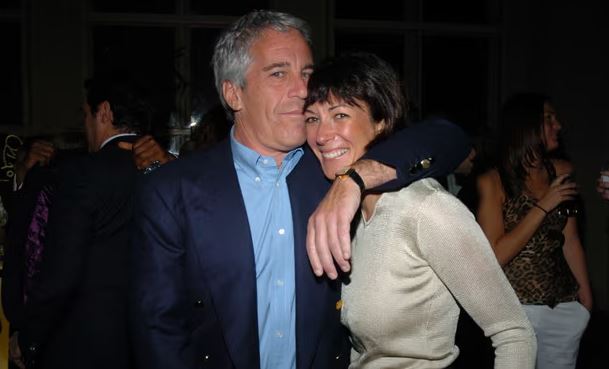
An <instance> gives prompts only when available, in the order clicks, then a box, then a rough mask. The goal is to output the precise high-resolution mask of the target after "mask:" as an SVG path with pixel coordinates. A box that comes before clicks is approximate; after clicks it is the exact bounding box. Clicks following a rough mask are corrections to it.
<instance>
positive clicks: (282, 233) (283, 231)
mask: <svg viewBox="0 0 609 369" xmlns="http://www.w3.org/2000/svg"><path fill="white" fill-rule="evenodd" d="M277 233H279V234H280V235H282V236H283V235H284V234H285V229H283V228H279V231H277Z"/></svg>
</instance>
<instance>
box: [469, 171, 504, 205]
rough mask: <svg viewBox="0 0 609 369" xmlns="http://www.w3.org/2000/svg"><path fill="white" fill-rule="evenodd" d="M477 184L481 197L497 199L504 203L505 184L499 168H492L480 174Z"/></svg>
mask: <svg viewBox="0 0 609 369" xmlns="http://www.w3.org/2000/svg"><path fill="white" fill-rule="evenodd" d="M476 185H477V188H478V193H479V194H480V198H481V199H482V198H486V199H495V200H496V201H499V202H500V203H503V200H504V194H503V185H502V184H501V177H500V176H499V171H497V169H491V170H489V171H487V172H485V173H483V174H481V175H480V176H478V179H477V183H476Z"/></svg>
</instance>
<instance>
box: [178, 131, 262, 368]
mask: <svg viewBox="0 0 609 369" xmlns="http://www.w3.org/2000/svg"><path fill="white" fill-rule="evenodd" d="M209 159H211V160H209ZM207 163H210V165H209V167H208V169H206V170H205V171H204V174H203V175H201V176H199V177H198V178H197V179H196V180H195V181H194V183H193V184H194V185H193V186H192V187H193V189H192V191H193V192H194V193H193V194H192V195H188V197H185V198H186V199H187V200H188V201H189V208H190V211H189V216H190V218H191V222H192V223H191V224H192V226H193V227H197V228H194V229H193V232H192V233H193V234H192V237H193V242H194V244H195V252H196V253H197V255H198V259H199V265H201V267H202V269H203V273H204V276H205V282H206V284H207V285H208V287H209V289H210V291H211V295H212V299H213V305H214V308H215V311H216V313H217V315H218V317H219V319H220V323H221V325H222V328H223V329H222V330H223V332H224V335H225V337H224V338H225V341H226V345H227V346H228V350H229V352H230V355H231V357H232V359H233V363H234V365H235V368H238V369H250V368H259V362H260V355H259V344H258V316H257V306H256V271H255V265H254V255H253V247H252V238H251V234H250V228H249V222H248V219H247V213H246V210H245V204H244V203H243V198H242V195H241V190H240V187H239V182H238V179H237V174H236V172H235V169H234V164H233V159H232V153H231V149H230V142H229V141H224V142H223V143H221V144H220V145H219V147H218V148H216V149H214V150H213V151H212V152H210V153H209V156H208V157H207V162H206V163H205V164H201V165H206V166H207ZM197 229H200V230H201V231H200V232H198V231H197Z"/></svg>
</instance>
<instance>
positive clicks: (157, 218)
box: [131, 121, 469, 369]
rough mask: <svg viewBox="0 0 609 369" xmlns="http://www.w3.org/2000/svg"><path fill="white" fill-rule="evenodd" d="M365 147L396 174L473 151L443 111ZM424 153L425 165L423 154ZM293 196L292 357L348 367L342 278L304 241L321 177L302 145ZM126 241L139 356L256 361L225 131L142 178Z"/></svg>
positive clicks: (164, 364)
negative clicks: (322, 267) (314, 266)
mask: <svg viewBox="0 0 609 369" xmlns="http://www.w3.org/2000/svg"><path fill="white" fill-rule="evenodd" d="M394 136H395V137H394V138H392V139H391V140H390V141H387V142H386V143H383V144H379V145H377V146H375V147H374V149H372V150H370V151H369V153H368V155H367V157H370V158H374V159H377V160H379V161H382V162H385V163H387V164H389V165H392V166H394V167H395V168H396V169H397V170H398V176H399V180H398V181H396V183H394V185H398V184H399V185H404V184H407V183H409V182H411V181H413V180H415V179H417V178H420V177H423V176H436V175H445V174H448V173H449V172H450V171H452V170H453V169H454V168H455V167H456V166H457V165H458V164H459V163H460V162H461V161H462V160H463V159H464V158H465V157H466V155H467V153H468V152H469V146H468V140H467V137H466V136H465V135H464V134H463V132H462V131H461V130H460V129H459V128H457V127H456V126H454V125H452V124H450V123H447V122H442V121H441V122H435V123H425V124H419V125H417V126H415V127H414V128H409V129H407V130H404V131H401V132H400V133H399V134H396V135H394ZM428 158H432V159H433V160H432V162H433V165H432V166H431V167H430V168H429V169H425V168H423V167H422V166H421V165H420V164H419V163H420V162H421V160H424V159H428ZM287 183H288V189H289V193H290V202H291V206H292V218H293V228H294V255H295V278H296V281H295V282H296V283H295V291H296V367H297V368H298V369H305V368H307V369H308V368H315V369H335V368H346V367H347V365H348V363H349V348H350V345H349V341H348V336H347V332H346V330H345V328H344V327H342V326H341V324H340V304H338V302H339V300H340V284H339V282H336V281H330V280H328V279H327V278H325V277H322V278H317V277H315V276H314V274H313V272H312V270H311V267H310V264H309V261H308V258H307V253H306V247H305V244H306V228H307V221H308V218H309V216H310V215H311V213H312V212H313V211H314V210H315V208H316V206H317V204H318V203H319V201H320V200H321V199H322V198H323V195H324V194H325V193H326V191H327V190H328V188H329V185H330V182H329V181H328V180H327V179H325V178H324V176H323V174H322V172H321V169H320V166H319V164H318V162H317V159H316V158H315V156H314V155H313V153H312V152H311V151H310V150H309V149H308V148H305V154H304V155H303V157H302V158H301V160H300V162H299V163H298V165H297V166H296V167H295V168H294V170H293V171H292V172H291V173H290V175H289V176H288V178H287ZM137 198H138V202H137V205H136V211H135V223H136V227H135V234H134V245H133V246H134V247H133V260H132V262H133V269H132V272H133V280H132V283H133V286H132V287H133V289H132V299H131V301H132V306H131V307H132V309H131V311H132V313H131V321H132V327H131V328H132V333H133V339H134V340H133V344H134V349H135V354H136V362H137V367H138V368H142V369H143V368H146V369H153V368H163V369H170V368H180V369H187V368H215V369H224V368H227V369H228V368H231V369H232V368H234V369H257V368H259V351H258V323H257V319H258V318H257V311H256V309H257V305H256V275H255V265H254V255H253V247H252V239H251V235H250V229H249V223H248V219H247V213H246V210H245V205H244V201H243V198H242V195H241V191H240V187H239V182H238V179H237V174H236V171H235V168H234V163H233V158H232V153H231V148H230V142H229V141H228V140H226V141H224V142H222V143H220V144H218V145H217V146H216V147H215V148H213V149H211V150H209V151H205V152H195V153H193V154H190V155H189V156H188V157H185V158H182V159H179V160H176V161H174V162H172V163H170V164H167V165H166V166H165V167H163V168H160V169H159V170H158V171H156V172H155V173H153V174H152V175H151V176H149V178H147V180H146V181H145V183H144V184H143V185H142V186H141V188H140V189H139V190H138V194H137Z"/></svg>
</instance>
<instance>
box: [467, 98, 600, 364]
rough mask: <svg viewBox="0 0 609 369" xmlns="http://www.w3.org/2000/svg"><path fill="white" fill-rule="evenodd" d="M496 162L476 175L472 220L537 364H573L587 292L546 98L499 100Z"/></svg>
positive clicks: (566, 168) (572, 193)
mask: <svg viewBox="0 0 609 369" xmlns="http://www.w3.org/2000/svg"><path fill="white" fill-rule="evenodd" d="M501 118H502V119H501V127H500V132H499V142H500V144H499V153H498V156H497V158H498V163H497V167H496V168H494V169H492V170H490V171H489V172H487V173H485V174H484V175H482V176H481V177H480V178H479V180H478V190H479V194H480V200H479V208H478V222H479V223H480V225H481V227H482V229H483V230H484V233H485V234H486V236H487V237H488V239H489V241H490V243H491V246H492V247H493V251H494V252H495V255H496V257H497V260H498V261H499V263H500V264H501V265H502V266H503V269H504V271H505V273H506V276H507V277H508V279H509V281H510V283H511V284H512V287H513V288H514V290H515V291H516V294H517V295H518V297H519V299H520V302H521V303H522V305H523V307H524V310H525V312H526V313H527V315H528V317H529V320H530V321H531V323H532V325H533V327H534V329H535V333H536V335H537V341H538V352H537V368H539V369H550V368H551V369H563V368H564V369H566V368H575V365H576V361H577V354H578V348H579V341H580V339H581V336H582V334H583V332H584V330H585V328H586V325H587V323H588V320H589V318H590V310H591V309H592V292H591V289H590V284H589V281H588V272H587V267H586V260H585V256H584V251H583V247H582V244H581V241H580V238H579V236H578V230H577V218H576V217H575V213H576V211H575V209H573V208H571V207H570V206H568V205H569V203H570V201H572V200H574V198H575V197H576V195H577V188H576V184H575V183H574V182H573V181H570V180H569V178H570V175H571V174H572V172H573V167H572V165H571V164H570V163H569V162H567V161H565V160H561V159H551V158H550V156H549V155H550V154H551V153H552V152H553V151H555V150H557V149H559V133H560V130H561V124H560V122H559V121H558V119H557V117H556V112H555V110H554V107H553V106H552V104H551V103H550V100H549V98H548V97H546V96H544V95H541V94H535V93H522V94H517V95H514V96H512V97H511V98H510V99H508V100H507V101H506V103H505V105H504V107H503V111H502V117H501Z"/></svg>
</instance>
